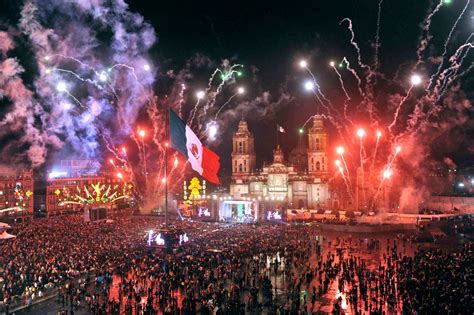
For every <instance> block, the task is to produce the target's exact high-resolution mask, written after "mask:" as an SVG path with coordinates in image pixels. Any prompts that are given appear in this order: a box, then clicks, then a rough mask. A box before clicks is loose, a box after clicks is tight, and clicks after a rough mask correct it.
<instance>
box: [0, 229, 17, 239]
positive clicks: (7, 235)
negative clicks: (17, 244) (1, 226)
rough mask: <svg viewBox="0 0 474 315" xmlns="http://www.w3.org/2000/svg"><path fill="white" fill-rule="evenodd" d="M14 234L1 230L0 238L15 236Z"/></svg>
mask: <svg viewBox="0 0 474 315" xmlns="http://www.w3.org/2000/svg"><path fill="white" fill-rule="evenodd" d="M15 237H16V236H15V235H12V234H9V233H7V231H3V233H0V240H9V239H11V238H15Z"/></svg>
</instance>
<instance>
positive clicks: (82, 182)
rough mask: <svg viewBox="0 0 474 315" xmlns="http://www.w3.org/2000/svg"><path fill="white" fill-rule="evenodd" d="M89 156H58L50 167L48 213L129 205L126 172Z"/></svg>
mask: <svg viewBox="0 0 474 315" xmlns="http://www.w3.org/2000/svg"><path fill="white" fill-rule="evenodd" d="M99 168H100V165H98V164H97V162H96V161H93V160H62V161H61V164H60V166H59V167H58V168H57V169H55V170H54V171H51V172H50V173H49V176H48V180H47V187H46V209H47V212H48V214H49V215H52V214H60V213H64V212H69V211H82V210H84V209H94V208H107V209H109V210H111V209H117V208H122V207H129V203H130V201H131V200H132V199H133V189H134V186H133V184H132V183H131V182H130V181H129V180H128V178H127V175H126V172H125V171H121V170H115V169H113V170H107V169H106V168H103V169H102V170H101V171H100V172H99V171H98V169H99Z"/></svg>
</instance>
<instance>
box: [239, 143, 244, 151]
mask: <svg viewBox="0 0 474 315" xmlns="http://www.w3.org/2000/svg"><path fill="white" fill-rule="evenodd" d="M243 151H244V150H243V145H242V141H241V142H239V153H243Z"/></svg>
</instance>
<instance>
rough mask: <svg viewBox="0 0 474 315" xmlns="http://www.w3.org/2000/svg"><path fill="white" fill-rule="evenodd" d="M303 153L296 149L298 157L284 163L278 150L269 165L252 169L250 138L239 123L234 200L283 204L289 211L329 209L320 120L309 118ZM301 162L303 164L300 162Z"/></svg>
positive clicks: (234, 153) (234, 157)
mask: <svg viewBox="0 0 474 315" xmlns="http://www.w3.org/2000/svg"><path fill="white" fill-rule="evenodd" d="M307 140H308V146H307V149H306V152H301V151H302V147H303V148H304V146H303V145H302V142H300V145H299V147H297V151H298V152H297V154H298V156H296V157H295V156H293V155H292V157H291V158H290V161H292V162H293V163H290V162H286V161H285V158H284V153H283V151H282V150H281V148H280V146H277V148H275V150H274V151H273V162H272V163H264V165H263V167H262V169H261V170H259V171H257V170H256V167H255V160H256V156H255V149H254V138H253V135H252V134H251V133H250V131H249V129H248V125H247V123H246V122H245V121H240V122H239V126H238V130H237V132H236V133H235V134H234V136H233V151H232V183H231V185H230V194H231V195H232V196H234V197H235V198H240V197H251V198H260V199H261V200H262V201H268V202H270V201H272V200H273V201H277V200H280V204H281V203H286V204H288V206H289V207H290V208H299V209H300V208H307V209H318V208H324V207H329V206H330V201H331V199H330V193H329V186H328V156H327V133H326V130H325V128H324V123H323V118H322V116H320V115H316V116H314V117H313V121H312V126H311V128H310V129H309V131H308V138H307ZM303 159H305V161H303Z"/></svg>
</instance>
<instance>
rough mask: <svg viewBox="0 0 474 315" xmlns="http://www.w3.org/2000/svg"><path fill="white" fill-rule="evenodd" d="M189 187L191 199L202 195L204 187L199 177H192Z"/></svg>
mask: <svg viewBox="0 0 474 315" xmlns="http://www.w3.org/2000/svg"><path fill="white" fill-rule="evenodd" d="M188 189H189V190H190V193H189V200H193V199H195V197H197V196H199V195H200V193H199V191H200V190H201V189H202V187H201V184H200V183H199V179H198V178H197V177H193V178H192V179H191V182H190V184H189V186H188Z"/></svg>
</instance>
